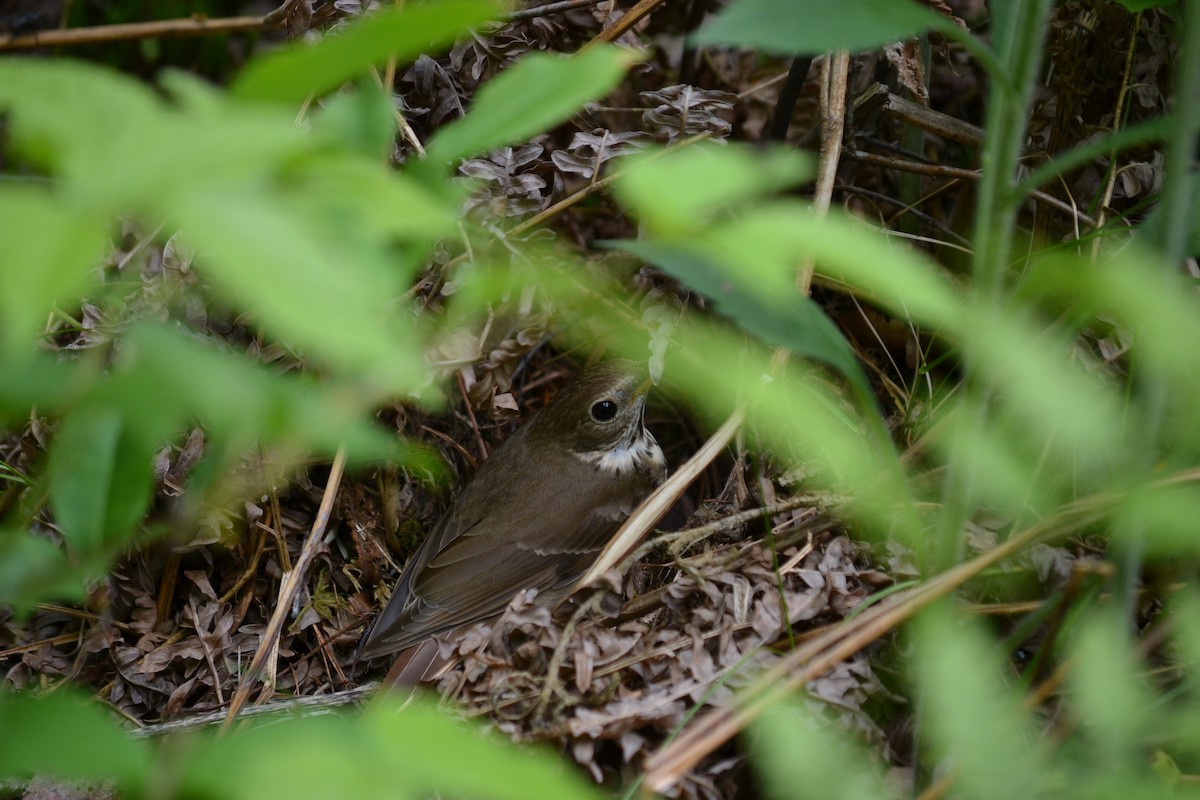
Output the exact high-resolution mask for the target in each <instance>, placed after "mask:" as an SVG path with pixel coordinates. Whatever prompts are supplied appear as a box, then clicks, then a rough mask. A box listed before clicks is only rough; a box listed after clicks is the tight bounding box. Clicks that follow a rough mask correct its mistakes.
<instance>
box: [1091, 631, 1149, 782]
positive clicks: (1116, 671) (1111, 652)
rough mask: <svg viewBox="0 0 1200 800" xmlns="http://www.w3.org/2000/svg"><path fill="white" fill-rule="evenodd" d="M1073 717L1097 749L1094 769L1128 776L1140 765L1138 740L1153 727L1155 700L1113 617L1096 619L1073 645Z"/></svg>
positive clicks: (1128, 640)
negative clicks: (1103, 768) (1123, 772)
mask: <svg viewBox="0 0 1200 800" xmlns="http://www.w3.org/2000/svg"><path fill="white" fill-rule="evenodd" d="M1073 645H1074V647H1073V651H1074V653H1073V658H1072V663H1073V664H1074V669H1073V670H1072V671H1071V676H1070V677H1071V683H1072V685H1073V686H1074V687H1075V695H1074V697H1072V708H1073V713H1074V716H1075V718H1076V719H1077V720H1079V722H1080V724H1081V725H1082V726H1083V728H1084V730H1085V731H1086V732H1087V736H1088V740H1089V744H1090V745H1091V746H1092V747H1095V748H1097V749H1096V751H1095V759H1096V763H1098V764H1104V765H1106V767H1107V768H1108V769H1113V770H1118V771H1121V770H1122V768H1124V769H1125V770H1130V769H1131V768H1134V767H1137V766H1139V765H1141V764H1142V763H1143V755H1144V754H1143V752H1142V749H1141V745H1140V742H1141V737H1142V736H1143V735H1144V734H1145V733H1147V732H1148V729H1149V726H1150V725H1153V724H1157V723H1156V720H1154V719H1153V718H1152V716H1151V714H1150V712H1151V710H1152V709H1153V708H1154V698H1153V696H1152V694H1151V692H1150V691H1149V687H1147V686H1146V684H1145V683H1144V682H1143V680H1142V679H1141V677H1140V676H1139V675H1138V672H1139V671H1140V667H1139V665H1138V664H1137V662H1136V659H1135V658H1134V643H1133V641H1132V639H1131V637H1130V636H1129V633H1128V624H1127V623H1126V622H1125V621H1124V620H1123V619H1122V618H1121V615H1120V614H1119V613H1116V612H1115V611H1107V612H1105V613H1099V614H1095V615H1093V616H1092V617H1090V618H1089V619H1087V620H1085V621H1084V623H1083V627H1082V630H1080V632H1079V635H1078V637H1077V638H1076V640H1075V641H1074V642H1073Z"/></svg>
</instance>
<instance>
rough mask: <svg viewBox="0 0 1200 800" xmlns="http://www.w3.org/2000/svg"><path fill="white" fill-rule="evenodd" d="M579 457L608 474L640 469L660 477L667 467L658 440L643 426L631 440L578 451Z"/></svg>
mask: <svg viewBox="0 0 1200 800" xmlns="http://www.w3.org/2000/svg"><path fill="white" fill-rule="evenodd" d="M579 457H580V458H582V459H583V460H584V461H586V462H587V463H589V464H591V465H592V466H593V467H595V468H596V469H598V470H600V471H601V472H606V473H608V474H610V475H626V474H628V473H630V472H632V471H634V470H640V471H645V472H653V473H655V475H657V476H659V477H662V475H663V474H664V473H665V471H666V469H667V459H666V457H665V456H664V455H663V451H662V448H661V447H659V446H658V440H656V439H655V438H654V434H652V433H650V431H648V430H646V429H645V428H642V429H641V430H640V431H638V433H637V434H635V435H634V437H633V438H632V439H631V440H627V441H624V442H621V443H620V444H618V445H617V446H616V447H613V448H610V449H608V450H593V451H592V452H590V453H580V454H579Z"/></svg>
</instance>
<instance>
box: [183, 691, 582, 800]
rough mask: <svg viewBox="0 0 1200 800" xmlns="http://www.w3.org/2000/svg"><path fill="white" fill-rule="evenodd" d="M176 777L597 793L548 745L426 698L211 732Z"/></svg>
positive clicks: (303, 793) (470, 793)
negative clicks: (534, 744) (492, 732)
mask: <svg viewBox="0 0 1200 800" xmlns="http://www.w3.org/2000/svg"><path fill="white" fill-rule="evenodd" d="M465 764H469V765H470V769H464V768H463V765H465ZM183 785H184V786H185V787H187V788H188V789H189V790H190V791H191V792H192V793H194V794H196V795H197V796H204V797H227V798H234V799H235V800H236V798H247V799H248V800H249V799H250V798H260V797H266V796H270V797H289V798H293V799H294V800H308V799H309V798H312V800H321V799H322V798H329V797H393V798H413V800H416V798H421V797H428V796H430V795H432V794H435V793H436V794H439V795H441V796H445V797H472V798H480V800H525V799H526V798H530V797H552V798H555V799H556V800H559V799H561V800H584V799H585V798H586V799H587V800H595V799H596V798H598V797H599V796H600V795H599V794H598V793H597V792H596V791H595V790H594V789H592V788H591V787H590V786H588V785H587V784H586V783H585V782H584V780H583V779H582V778H581V777H579V775H578V774H576V773H574V772H572V771H570V770H568V769H567V768H566V767H565V765H563V764H562V762H561V761H560V760H559V759H558V758H556V757H554V756H553V755H552V754H550V753H549V752H536V751H534V750H531V749H528V748H520V747H516V746H514V745H512V744H510V743H509V742H507V741H503V740H501V739H499V738H497V737H490V736H489V737H485V736H481V734H480V731H479V730H478V728H477V727H475V726H472V725H466V724H463V723H462V722H460V721H458V720H456V719H454V718H453V717H451V716H450V715H447V714H445V713H443V712H442V711H440V710H438V709H437V708H436V706H434V705H433V704H431V703H427V702H424V701H418V702H415V703H413V704H410V705H408V706H406V707H405V708H404V709H403V710H399V711H398V710H397V709H396V708H395V707H393V706H390V705H389V704H387V703H378V704H376V705H374V706H372V707H371V708H370V709H368V710H367V711H366V712H365V713H364V714H363V716H362V717H361V718H359V719H356V718H350V717H342V716H331V715H326V716H322V717H308V718H304V719H293V720H281V721H276V722H272V723H270V724H266V725H258V726H253V727H251V728H250V729H248V730H246V731H241V732H238V733H236V734H233V735H231V736H229V737H227V738H225V739H221V740H209V741H207V742H206V743H204V744H203V745H202V746H201V747H200V748H198V749H197V750H196V751H195V755H194V757H193V758H192V759H191V760H190V763H188V764H187V766H186V768H185V771H184V774H183Z"/></svg>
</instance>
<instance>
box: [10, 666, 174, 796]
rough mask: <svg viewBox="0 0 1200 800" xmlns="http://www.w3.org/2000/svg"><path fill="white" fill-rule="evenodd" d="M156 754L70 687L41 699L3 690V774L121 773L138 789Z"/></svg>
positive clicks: (78, 775) (119, 776) (70, 776)
mask: <svg viewBox="0 0 1200 800" xmlns="http://www.w3.org/2000/svg"><path fill="white" fill-rule="evenodd" d="M154 758H155V756H154V755H153V754H152V751H151V749H150V746H149V745H148V744H146V743H145V742H138V741H134V740H133V739H130V738H129V737H128V736H126V735H125V734H124V733H122V732H121V731H120V729H119V728H117V726H116V725H115V724H114V723H113V722H112V715H110V714H108V713H106V712H105V711H104V710H103V709H101V707H100V706H99V705H97V704H96V703H94V702H90V701H88V700H85V699H84V698H81V697H77V696H75V695H74V694H73V693H72V692H71V691H70V690H62V691H59V692H55V693H54V694H50V695H46V696H45V697H39V698H34V697H30V696H29V695H21V694H10V693H0V778H12V779H26V778H30V777H32V776H33V775H39V774H45V775H53V776H55V777H59V778H67V779H81V780H102V779H106V778H115V779H116V780H118V781H120V782H121V784H122V785H123V786H125V787H128V788H131V789H132V788H135V787H137V786H139V785H141V784H142V783H143V781H144V780H145V778H146V777H147V776H148V775H149V772H150V769H151V766H152V764H153V759H154Z"/></svg>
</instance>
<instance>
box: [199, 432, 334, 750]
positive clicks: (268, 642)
mask: <svg viewBox="0 0 1200 800" xmlns="http://www.w3.org/2000/svg"><path fill="white" fill-rule="evenodd" d="M345 466H346V449H345V448H344V447H343V448H338V451H337V455H336V456H334V459H333V465H332V466H331V467H330V468H329V480H328V481H327V482H326V484H325V494H324V495H322V497H321V507H320V509H318V511H317V518H316V519H315V520H313V524H312V528H311V529H310V530H309V532H308V538H306V539H305V540H304V547H303V548H301V550H300V557H299V558H298V559H296V564H295V566H294V567H292V569H291V570H290V571H289V572H288V573H287V577H286V578H285V579H284V581H283V583H282V584H281V585H280V587H279V600H278V602H277V603H276V605H275V611H274V612H273V613H272V614H271V619H270V621H269V622H268V623H267V628H266V630H265V631H263V634H262V639H261V640H260V641H259V643H258V649H257V650H256V651H255V653H254V659H253V660H252V661H251V662H250V666H249V668H248V669H247V670H246V671H245V673H244V674H243V675H242V679H241V681H240V682H239V683H238V688H237V692H235V693H234V695H233V699H232V700H231V701H230V702H229V711H228V713H226V715H225V719H224V721H223V722H222V723H221V728H220V730H221V732H222V733H224V732H225V731H227V730H229V726H230V725H232V724H233V722H234V720H235V719H237V716H238V714H239V713H240V712H241V710H242V707H243V706H245V705H246V700H247V698H249V697H250V689H251V687H252V686H253V685H254V682H255V681H256V680H257V678H258V676H259V674H260V673H261V672H262V669H263V666H264V664H266V662H267V658H268V657H269V656H270V654H271V653H273V652H274V651H275V647H276V645H277V643H278V641H279V634H280V633H281V632H282V631H283V623H284V620H286V619H287V615H288V609H289V608H290V607H291V605H292V598H293V597H295V596H296V592H297V591H299V589H300V582H301V581H302V580H303V579H304V575H305V573H306V572H307V571H308V565H309V563H310V562H311V561H312V558H313V555H314V554H315V553H316V551H317V545H318V544H319V543H320V541H321V537H322V536H323V535H324V533H325V528H326V527H327V526H328V525H329V516H330V514H331V513H332V512H333V500H334V498H335V497H336V496H337V490H338V486H339V485H341V482H342V470H343V469H344V468H345Z"/></svg>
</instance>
